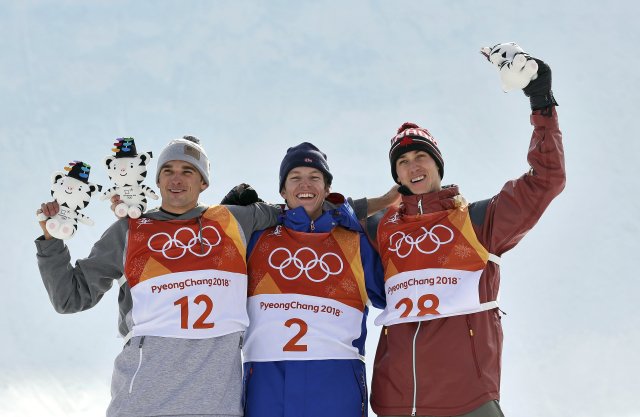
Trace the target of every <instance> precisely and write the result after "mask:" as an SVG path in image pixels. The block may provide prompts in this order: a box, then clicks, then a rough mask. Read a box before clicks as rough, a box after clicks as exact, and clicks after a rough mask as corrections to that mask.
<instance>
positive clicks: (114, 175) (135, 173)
mask: <svg viewBox="0 0 640 417" xmlns="http://www.w3.org/2000/svg"><path fill="white" fill-rule="evenodd" d="M147 161H148V158H143V155H138V156H135V157H131V158H113V157H109V158H107V159H106V160H105V164H106V165H107V172H108V173H109V179H111V181H112V182H113V183H114V184H115V185H118V186H120V187H124V186H127V185H129V186H130V185H136V184H142V181H144V178H145V177H146V176H147V166H146V165H147Z"/></svg>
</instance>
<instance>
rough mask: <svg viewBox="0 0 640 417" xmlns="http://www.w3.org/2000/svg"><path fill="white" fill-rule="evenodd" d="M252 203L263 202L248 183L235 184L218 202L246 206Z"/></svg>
mask: <svg viewBox="0 0 640 417" xmlns="http://www.w3.org/2000/svg"><path fill="white" fill-rule="evenodd" d="M253 203H264V201H262V199H261V198H260V197H258V193H257V192H256V190H254V189H253V187H251V186H250V185H249V184H245V183H242V184H239V185H236V186H235V187H233V188H232V189H231V191H229V192H228V193H227V195H225V196H224V198H223V199H222V201H221V202H220V204H224V205H227V206H248V205H250V204H253Z"/></svg>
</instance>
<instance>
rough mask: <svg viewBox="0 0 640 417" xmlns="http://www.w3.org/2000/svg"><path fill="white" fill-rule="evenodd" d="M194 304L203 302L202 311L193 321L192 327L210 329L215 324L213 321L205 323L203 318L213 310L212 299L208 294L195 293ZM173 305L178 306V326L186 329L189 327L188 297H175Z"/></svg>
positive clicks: (207, 316)
mask: <svg viewBox="0 0 640 417" xmlns="http://www.w3.org/2000/svg"><path fill="white" fill-rule="evenodd" d="M193 303H194V304H202V303H204V306H205V308H204V312H203V313H202V314H201V315H200V317H198V319H197V320H196V321H195V322H194V323H193V328H194V329H211V328H213V326H215V323H213V322H211V323H207V322H206V321H205V320H207V318H209V316H210V315H211V311H212V310H213V301H212V300H211V298H209V296H208V295H205V294H200V295H197V296H196V297H195V298H194V299H193ZM173 305H174V306H180V328H182V329H188V328H189V297H182V298H179V299H177V300H176V301H175V302H174V303H173Z"/></svg>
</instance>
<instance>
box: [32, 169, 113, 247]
mask: <svg viewBox="0 0 640 417" xmlns="http://www.w3.org/2000/svg"><path fill="white" fill-rule="evenodd" d="M64 169H65V171H67V173H66V174H65V173H64V172H56V173H54V174H53V178H52V181H53V185H52V186H51V195H52V196H53V198H54V199H55V200H56V201H57V202H58V205H59V206H60V211H59V212H58V214H56V215H55V216H53V217H50V218H47V216H45V215H44V214H43V213H40V214H38V220H39V221H44V220H46V221H47V223H46V227H47V231H48V232H49V234H50V235H51V236H53V237H55V238H57V239H69V238H71V237H73V235H74V234H75V233H76V229H77V228H78V222H80V223H84V224H87V225H89V226H93V220H91V219H90V218H89V217H87V216H85V215H84V214H82V213H80V210H82V209H83V208H85V207H87V205H89V200H90V199H91V195H92V194H93V192H94V191H96V190H97V191H100V190H101V189H102V186H100V185H96V184H91V183H90V182H89V173H90V171H91V166H90V165H88V164H85V163H84V162H82V161H74V162H71V163H69V166H68V167H65V168H64Z"/></svg>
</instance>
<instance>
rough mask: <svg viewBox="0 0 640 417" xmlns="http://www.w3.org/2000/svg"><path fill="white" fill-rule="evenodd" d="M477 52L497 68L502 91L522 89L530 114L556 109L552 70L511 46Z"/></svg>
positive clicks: (502, 44)
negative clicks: (535, 111)
mask: <svg viewBox="0 0 640 417" xmlns="http://www.w3.org/2000/svg"><path fill="white" fill-rule="evenodd" d="M480 52H481V53H482V54H483V55H484V56H485V57H486V58H487V60H489V62H491V63H492V64H493V65H495V66H496V67H497V68H498V71H499V72H500V79H501V80H502V89H503V90H504V91H505V92H506V91H509V90H511V89H522V91H524V94H525V95H526V96H527V97H529V102H530V104H531V110H541V109H546V108H548V107H550V106H557V105H558V103H557V102H556V100H555V99H554V98H553V93H552V92H551V69H550V68H549V65H547V64H546V63H544V62H543V61H542V60H540V59H537V58H533V57H532V56H530V55H529V54H527V53H526V52H524V51H523V50H522V48H520V46H518V45H517V44H515V43H513V42H508V43H500V44H498V45H495V46H493V47H491V48H489V47H484V48H482V49H481V50H480Z"/></svg>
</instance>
